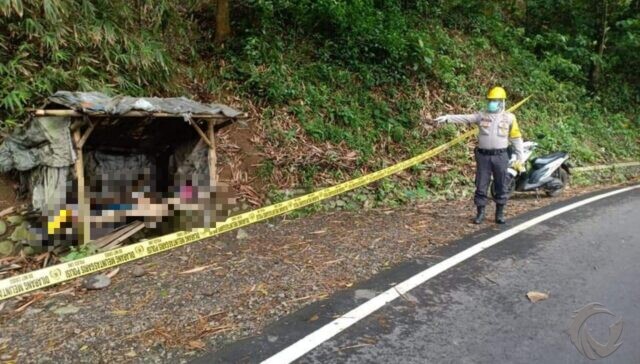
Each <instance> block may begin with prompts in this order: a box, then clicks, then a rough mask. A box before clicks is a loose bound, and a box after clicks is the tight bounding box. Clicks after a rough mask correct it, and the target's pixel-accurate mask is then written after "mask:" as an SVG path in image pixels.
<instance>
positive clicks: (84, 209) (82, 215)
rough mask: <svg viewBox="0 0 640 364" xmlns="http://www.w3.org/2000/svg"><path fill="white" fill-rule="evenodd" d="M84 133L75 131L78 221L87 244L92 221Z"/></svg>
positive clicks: (81, 234)
mask: <svg viewBox="0 0 640 364" xmlns="http://www.w3.org/2000/svg"><path fill="white" fill-rule="evenodd" d="M81 140H82V135H81V134H80V129H77V130H75V131H74V132H73V141H74V142H75V145H76V162H75V168H76V178H77V181H78V222H79V223H80V231H79V235H80V243H81V244H83V245H84V244H86V243H88V242H89V241H90V239H91V225H90V224H91V222H90V221H89V206H87V201H86V198H85V194H84V192H85V189H84V188H85V185H84V161H83V155H82V147H81V144H80V141H81Z"/></svg>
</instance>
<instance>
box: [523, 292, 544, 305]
mask: <svg viewBox="0 0 640 364" xmlns="http://www.w3.org/2000/svg"><path fill="white" fill-rule="evenodd" d="M527 298H528V299H529V300H530V301H531V302H533V303H536V302H538V301H544V300H546V299H547V298H549V294H548V293H544V292H538V291H529V292H527Z"/></svg>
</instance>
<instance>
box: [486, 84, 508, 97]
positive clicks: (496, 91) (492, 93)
mask: <svg viewBox="0 0 640 364" xmlns="http://www.w3.org/2000/svg"><path fill="white" fill-rule="evenodd" d="M487 98H488V99H489V100H494V99H500V100H505V99H506V98H507V91H505V90H504V89H503V88H502V87H499V86H498V87H494V88H492V89H491V90H489V93H488V94H487Z"/></svg>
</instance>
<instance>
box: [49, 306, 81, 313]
mask: <svg viewBox="0 0 640 364" xmlns="http://www.w3.org/2000/svg"><path fill="white" fill-rule="evenodd" d="M78 311H80V308H78V307H76V306H74V305H67V306H62V307H60V308H56V309H55V310H53V313H55V314H58V315H73V314H74V313H77V312H78Z"/></svg>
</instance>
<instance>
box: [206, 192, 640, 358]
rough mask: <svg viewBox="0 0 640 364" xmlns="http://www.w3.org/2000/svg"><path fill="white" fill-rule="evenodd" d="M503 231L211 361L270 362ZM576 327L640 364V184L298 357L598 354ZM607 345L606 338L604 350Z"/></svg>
mask: <svg viewBox="0 0 640 364" xmlns="http://www.w3.org/2000/svg"><path fill="white" fill-rule="evenodd" d="M557 207H558V206H550V207H548V208H546V209H543V210H542V211H539V212H534V213H530V214H527V215H526V216H523V217H521V218H518V219H517V220H515V221H512V222H511V224H510V225H511V226H514V225H515V224H517V223H519V222H523V221H526V220H527V219H530V218H532V217H535V216H536V215H540V214H542V213H544V212H548V211H551V210H553V209H555V208H557ZM504 229H508V227H506V228H503V230H504ZM496 232H497V231H496V229H495V228H489V229H487V230H485V231H483V232H481V233H480V234H478V235H476V236H473V237H469V238H468V239H464V240H462V241H460V242H457V243H456V244H453V245H452V246H450V247H447V248H444V249H443V251H442V252H441V253H442V256H440V257H434V260H433V261H431V260H430V261H420V262H411V263H407V264H406V265H404V266H401V267H398V268H397V269H394V270H391V271H389V272H386V273H385V274H383V275H381V276H379V277H376V278H375V279H373V280H371V281H369V282H365V283H364V284H363V285H361V286H360V287H357V288H356V289H354V290H351V291H345V292H343V293H341V294H338V295H336V296H335V297H333V298H331V299H329V300H328V301H325V302H323V303H319V304H317V305H313V306H312V307H308V308H306V309H304V310H303V311H301V312H299V313H296V314H294V315H292V316H291V317H289V318H287V319H284V320H282V321H281V322H278V323H276V324H274V325H273V326H272V327H270V328H268V329H267V330H266V331H265V334H264V335H263V336H261V337H257V338H251V339H249V340H245V341H243V342H239V343H236V344H234V345H231V346H230V347H228V348H226V349H223V350H222V351H221V352H218V353H213V354H209V355H207V356H206V357H204V358H201V360H202V361H203V362H204V361H206V362H259V361H261V360H264V359H266V358H268V357H270V356H271V355H273V354H275V353H277V352H278V351H280V350H282V349H283V348H286V347H287V346H289V345H291V344H292V343H294V342H295V341H297V340H299V339H300V338H302V337H304V336H305V335H307V334H308V333H310V332H312V331H313V330H315V329H317V328H318V327H320V326H322V325H324V324H326V323H328V322H331V320H333V318H334V317H335V315H336V314H344V313H345V312H347V311H349V310H350V309H352V308H353V307H354V306H357V305H359V304H361V303H363V302H366V301H367V300H369V299H371V298H372V297H374V296H376V295H377V294H379V293H381V292H382V291H384V290H386V289H388V288H389V286H390V285H393V284H396V283H398V282H400V281H402V280H404V279H406V278H407V277H410V276H411V275H413V274H415V273H417V272H419V271H420V270H423V269H424V268H425V266H426V267H429V266H432V265H433V264H436V263H438V261H442V260H443V259H446V258H447V257H448V256H451V255H454V254H455V253H457V252H459V251H462V250H464V249H466V248H467V247H469V246H473V245H474V244H476V243H478V242H479V241H482V240H484V239H487V238H488V237H490V236H492V235H495V234H496ZM532 290H535V291H541V292H546V293H548V294H549V298H548V299H546V300H543V301H540V302H537V303H532V302H530V301H529V300H528V299H527V298H526V293H527V292H528V291H532ZM596 302H597V303H600V304H602V306H603V308H605V309H608V311H609V312H610V313H611V315H609V314H603V313H600V314H594V315H592V316H589V312H588V311H587V310H586V309H585V310H583V311H580V312H581V314H579V315H577V317H576V318H575V319H574V318H573V317H574V315H576V313H575V312H576V311H578V310H580V309H582V308H583V307H585V306H587V305H589V304H591V303H596ZM312 315H315V317H318V315H319V317H320V319H319V320H317V321H318V322H315V321H316V320H313V322H312V321H311V320H309V317H311V316H312ZM581 318H582V320H579V319H581ZM618 321H621V322H619V323H617V324H616V325H614V323H616V322H618ZM580 323H583V324H582V325H580ZM572 324H573V329H570V328H571V327H572ZM611 325H614V326H613V327H612V328H611V331H610V326H611ZM576 328H577V329H579V330H576ZM620 328H622V332H621V334H620V335H619V337H618V333H619V331H617V330H619V329H620ZM571 332H575V335H574V341H576V342H577V343H578V346H580V347H581V348H582V351H583V352H584V353H586V355H591V356H593V357H595V358H596V360H595V362H602V363H640V189H635V190H633V191H629V192H625V193H621V194H618V195H615V196H611V197H608V198H605V199H602V200H599V201H596V202H593V203H590V204H588V205H585V206H582V207H579V208H577V209H575V210H571V211H568V212H566V213H564V214H562V215H559V216H556V217H554V218H552V219H550V220H547V221H544V222H542V223H540V224H538V225H535V226H533V227H530V228H528V229H527V230H525V231H523V232H520V233H518V234H516V235H514V236H512V237H510V238H507V239H506V240H504V241H502V242H500V243H499V244H497V245H495V246H492V247H490V248H488V249H486V250H484V251H482V252H480V253H478V254H477V255H474V256H473V257H471V258H469V259H468V260H466V261H464V262H462V263H460V264H458V265H455V266H453V267H452V268H449V269H448V270H446V271H444V272H443V273H441V274H439V275H437V276H435V277H434V278H432V279H430V280H428V281H427V282H425V283H423V284H421V285H420V286H418V287H416V288H415V289H413V290H411V291H410V292H409V293H407V294H404V295H403V297H401V298H398V299H396V300H394V301H392V302H391V303H389V304H387V305H385V306H384V307H382V308H381V309H379V310H377V311H376V312H374V313H373V314H371V315H369V316H367V317H365V318H364V319H362V320H361V321H359V322H357V323H356V324H354V325H353V326H351V327H349V328H348V329H346V330H345V331H343V332H341V333H339V334H338V335H336V336H334V337H333V338H331V339H329V340H328V341H326V342H324V343H322V344H321V345H319V346H318V347H316V348H315V349H313V350H311V351H310V352H308V353H307V354H306V355H304V356H303V357H301V358H300V359H299V360H298V362H300V363H531V362H539V363H593V362H594V361H593V360H590V359H588V358H587V357H586V356H584V355H583V354H581V353H580V352H579V351H578V349H577V348H576V346H575V345H574V344H573V343H572V339H571V336H570V333H571ZM576 338H577V339H576ZM608 339H609V340H610V345H609V346H608V347H607V346H606V343H607V340H608ZM616 339H618V340H616ZM596 341H597V342H596ZM598 343H600V344H603V346H604V347H603V348H600V349H598V347H597V346H598V345H597V344H598ZM616 343H617V344H619V345H618V348H617V350H615V351H613V346H614V344H616ZM598 350H600V354H603V355H605V357H604V358H601V357H600V356H599V355H598V354H597V351H598ZM611 351H613V352H612V353H611ZM594 355H595V356H594Z"/></svg>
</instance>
